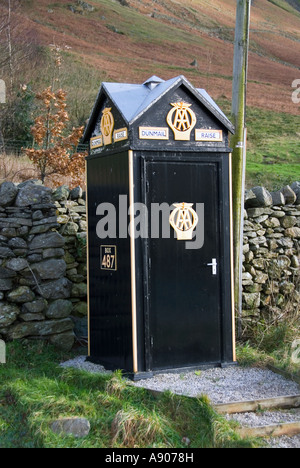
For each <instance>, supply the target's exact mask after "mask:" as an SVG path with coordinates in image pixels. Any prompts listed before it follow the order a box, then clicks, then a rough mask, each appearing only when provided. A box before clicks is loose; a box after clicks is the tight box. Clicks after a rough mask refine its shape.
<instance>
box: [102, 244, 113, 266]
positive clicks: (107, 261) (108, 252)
mask: <svg viewBox="0 0 300 468" xmlns="http://www.w3.org/2000/svg"><path fill="white" fill-rule="evenodd" d="M100 261H101V270H108V271H117V247H116V246H115V245H101V247H100Z"/></svg>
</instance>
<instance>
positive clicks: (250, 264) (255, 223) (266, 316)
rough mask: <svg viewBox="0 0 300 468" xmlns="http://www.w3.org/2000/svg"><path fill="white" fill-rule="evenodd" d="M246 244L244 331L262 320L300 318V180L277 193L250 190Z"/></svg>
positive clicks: (262, 189)
mask: <svg viewBox="0 0 300 468" xmlns="http://www.w3.org/2000/svg"><path fill="white" fill-rule="evenodd" d="M245 208H246V209H245V219H244V245H243V283H242V284H243V333H244V336H245V337H247V335H248V334H251V332H252V328H253V326H254V328H255V325H256V324H257V322H258V321H260V322H262V321H263V322H264V323H269V322H276V321H278V322H279V321H280V320H284V319H285V318H286V317H287V314H298V316H299V321H300V289H299V287H300V271H299V260H300V249H299V242H300V183H299V182H295V183H294V184H292V185H291V186H286V187H284V188H283V189H282V190H280V191H277V192H272V193H270V192H268V191H267V190H266V189H265V188H263V187H255V188H253V189H252V190H250V191H248V192H246V199H245Z"/></svg>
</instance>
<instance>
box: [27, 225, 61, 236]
mask: <svg viewBox="0 0 300 468" xmlns="http://www.w3.org/2000/svg"><path fill="white" fill-rule="evenodd" d="M57 227H58V224H57V223H55V224H42V225H40V226H33V228H32V229H30V234H44V233H45V232H48V231H50V229H56V228H57Z"/></svg>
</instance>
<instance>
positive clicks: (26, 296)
mask: <svg viewBox="0 0 300 468" xmlns="http://www.w3.org/2000/svg"><path fill="white" fill-rule="evenodd" d="M7 299H8V301H9V302H15V303H17V304H22V303H23V304H24V303H25V302H31V301H33V300H34V299H35V295H34V293H33V292H32V291H31V289H30V288H29V287H28V286H20V287H19V288H17V289H14V290H13V291H11V292H10V293H9V294H8V296H7Z"/></svg>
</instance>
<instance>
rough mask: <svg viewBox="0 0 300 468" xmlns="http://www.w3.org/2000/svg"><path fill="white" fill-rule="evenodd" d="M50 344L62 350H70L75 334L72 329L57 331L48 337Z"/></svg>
mask: <svg viewBox="0 0 300 468" xmlns="http://www.w3.org/2000/svg"><path fill="white" fill-rule="evenodd" d="M49 341H50V343H51V344H53V345H54V346H55V347H56V348H58V349H61V350H62V351H66V352H68V351H71V349H72V348H73V345H74V342H75V334H74V332H73V331H69V332H66V333H59V334H58V335H52V336H50V338H49Z"/></svg>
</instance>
